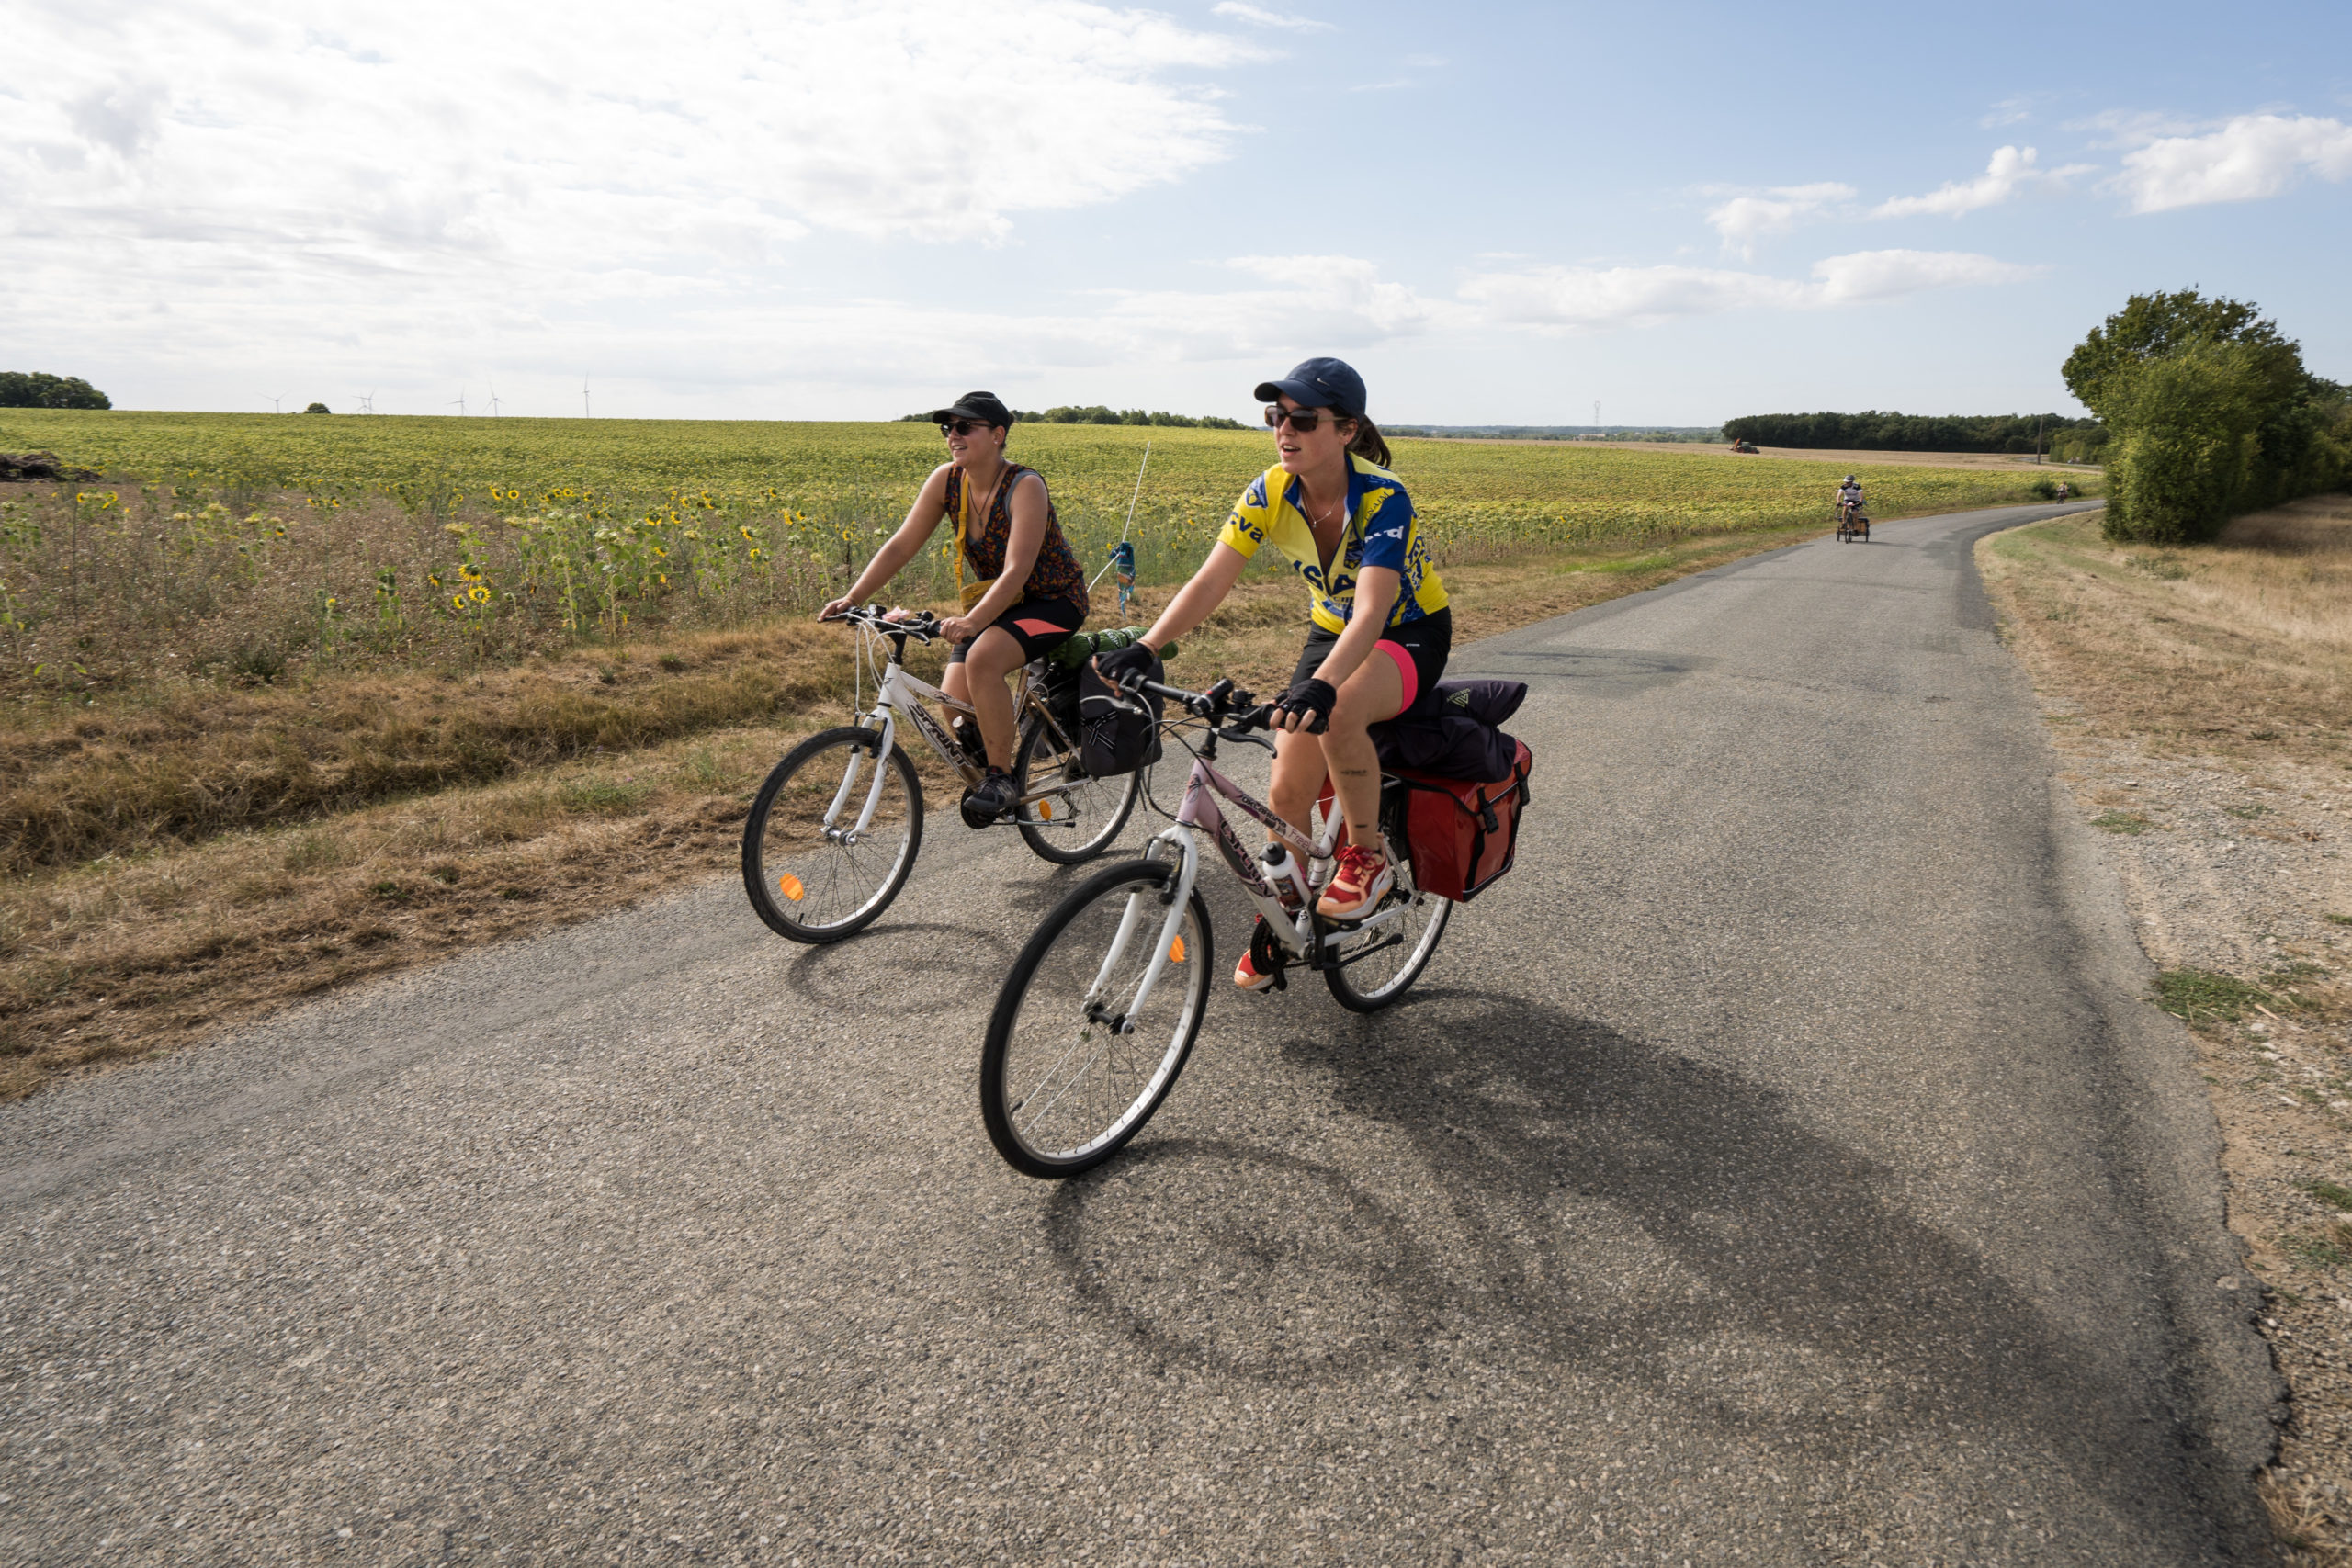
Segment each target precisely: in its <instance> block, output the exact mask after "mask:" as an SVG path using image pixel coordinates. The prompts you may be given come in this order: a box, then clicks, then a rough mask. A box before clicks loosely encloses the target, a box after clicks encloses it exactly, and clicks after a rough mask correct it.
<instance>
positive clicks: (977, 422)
mask: <svg viewBox="0 0 2352 1568" xmlns="http://www.w3.org/2000/svg"><path fill="white" fill-rule="evenodd" d="M995 428H996V426H994V425H992V424H990V423H989V422H988V421H987V420H984V419H951V420H948V421H947V422H945V423H943V424H942V425H940V427H939V434H942V435H969V434H972V432H974V431H976V430H994V429H995Z"/></svg>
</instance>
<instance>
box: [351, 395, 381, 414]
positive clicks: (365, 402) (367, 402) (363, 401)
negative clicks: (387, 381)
mask: <svg viewBox="0 0 2352 1568" xmlns="http://www.w3.org/2000/svg"><path fill="white" fill-rule="evenodd" d="M352 396H354V397H355V398H356V399H358V400H359V412H361V413H374V412H376V394H375V393H373V392H355V393H353V394H352Z"/></svg>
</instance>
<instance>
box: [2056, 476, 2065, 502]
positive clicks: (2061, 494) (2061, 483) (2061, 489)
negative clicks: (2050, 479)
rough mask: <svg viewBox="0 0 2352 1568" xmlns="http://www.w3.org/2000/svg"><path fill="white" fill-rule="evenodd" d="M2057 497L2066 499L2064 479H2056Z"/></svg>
mask: <svg viewBox="0 0 2352 1568" xmlns="http://www.w3.org/2000/svg"><path fill="white" fill-rule="evenodd" d="M2058 499H2059V500H2061V501H2064V500H2065V499H2066V481H2065V480H2064V479H2060V480H2059V481H2058Z"/></svg>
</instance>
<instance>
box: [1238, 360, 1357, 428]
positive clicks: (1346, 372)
mask: <svg viewBox="0 0 2352 1568" xmlns="http://www.w3.org/2000/svg"><path fill="white" fill-rule="evenodd" d="M1250 395H1251V396H1252V397H1254V398H1256V399H1257V400H1259V401H1260V402H1261V403H1271V402H1272V401H1274V400H1276V399H1277V398H1283V397H1288V398H1291V399H1293V400H1295V401H1296V402H1297V404H1298V406H1299V407H1301V408H1304V409H1337V410H1339V411H1340V412H1341V413H1343V414H1346V415H1347V416H1348V417H1349V418H1351V419H1362V418H1363V377H1361V376H1359V375H1357V374H1356V372H1355V367H1353V366H1351V365H1350V364H1349V363H1348V362H1347V361H1346V360H1344V359H1304V360H1301V361H1299V363H1298V364H1297V365H1296V366H1295V367H1292V369H1291V373H1290V374H1289V375H1287V376H1285V377H1283V378H1282V379H1281V380H1279V381H1261V382H1259V383H1258V389H1257V390H1256V391H1255V392H1253V393H1251V394H1250Z"/></svg>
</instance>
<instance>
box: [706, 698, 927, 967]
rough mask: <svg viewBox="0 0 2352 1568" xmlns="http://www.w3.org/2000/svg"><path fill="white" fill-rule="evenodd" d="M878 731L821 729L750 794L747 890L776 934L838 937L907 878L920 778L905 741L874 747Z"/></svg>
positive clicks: (917, 839)
mask: <svg viewBox="0 0 2352 1568" xmlns="http://www.w3.org/2000/svg"><path fill="white" fill-rule="evenodd" d="M881 739H882V737H881V732H880V731H879V730H876V729H869V728H865V727H864V726H861V725H854V724H845V725H842V727H841V728H837V729H827V730H822V731H820V732H819V733H818V734H815V735H812V736H810V737H809V739H806V740H803V741H802V742H801V743H800V744H799V745H797V746H795V747H794V748H793V749H792V750H789V751H787V752H786V753H785V758H784V761H781V762H778V763H777V764H776V765H775V772H774V773H770V774H768V778H767V783H765V784H762V785H761V786H760V793H759V795H758V797H757V798H756V799H754V800H753V801H752V815H751V817H750V818H749V819H748V820H746V821H745V822H744V824H743V890H744V891H745V892H746V893H748V894H750V895H751V897H752V908H753V909H756V910H757V911H759V916H760V919H763V920H764V921H766V922H767V926H768V929H769V930H770V931H774V932H775V933H776V934H777V935H778V936H783V937H789V938H791V939H792V940H793V941H794V942H839V941H841V940H842V938H843V937H845V936H848V935H850V934H851V933H852V932H854V931H861V930H863V929H864V928H865V926H866V924H867V923H868V922H870V921H871V920H872V919H874V918H875V917H876V915H879V914H880V913H881V912H882V911H883V910H885V909H887V908H889V907H890V900H892V899H893V898H896V897H898V896H899V888H901V887H903V886H906V883H907V874H908V873H909V872H910V871H912V870H913V869H914V863H915V852H916V851H917V850H918V849H920V848H922V783H921V782H920V781H919V780H918V779H917V778H916V777H915V766H914V763H913V762H911V761H908V759H907V753H906V751H905V750H903V749H901V748H899V747H897V746H893V747H891V748H890V754H889V755H888V756H887V757H884V756H879V755H876V752H877V750H878V749H879V742H880V740H881ZM877 774H878V782H879V784H880V789H879V792H878V793H876V782H877ZM868 798H871V799H872V800H873V802H874V812H873V815H872V816H871V817H870V818H866V823H865V828H863V829H860V828H859V827H858V819H859V818H860V817H861V816H864V815H865V805H866V801H867V800H868Z"/></svg>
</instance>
